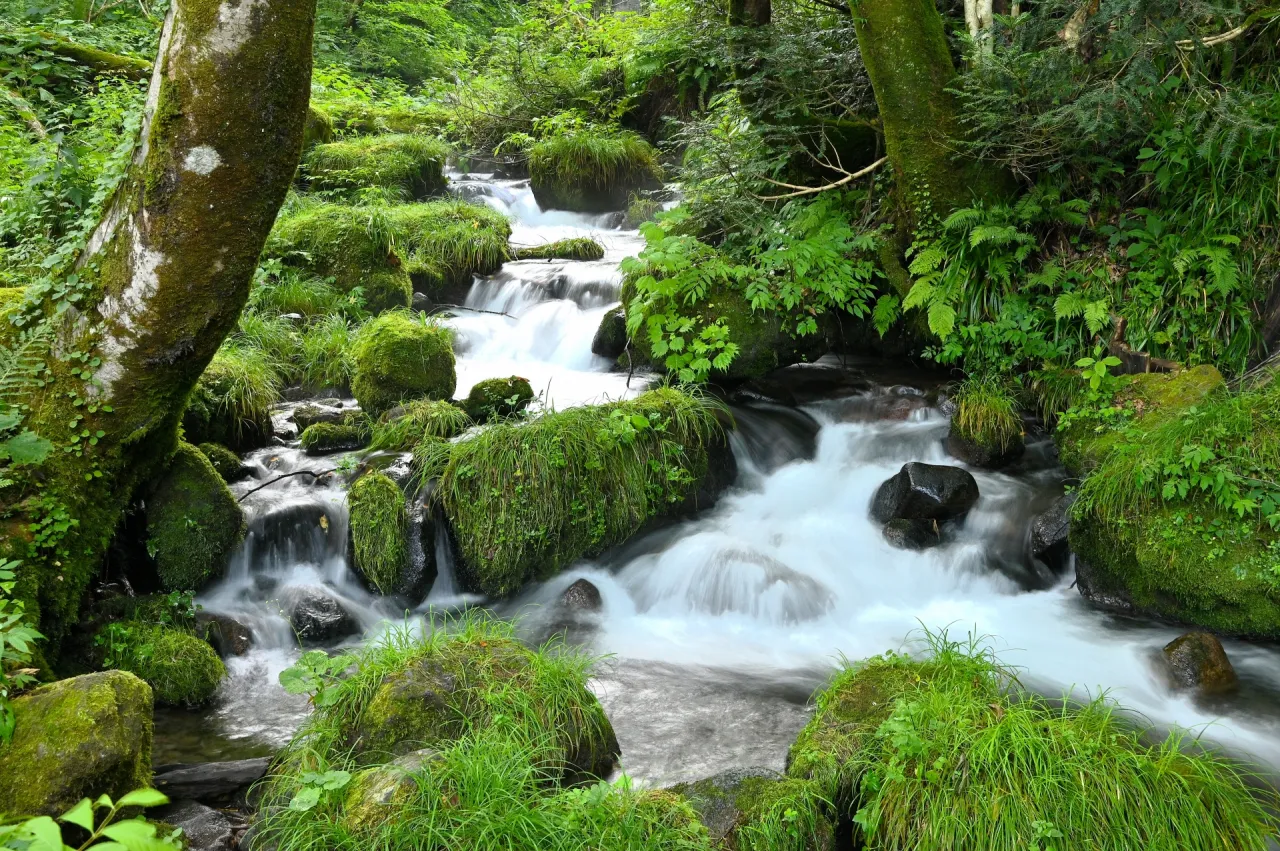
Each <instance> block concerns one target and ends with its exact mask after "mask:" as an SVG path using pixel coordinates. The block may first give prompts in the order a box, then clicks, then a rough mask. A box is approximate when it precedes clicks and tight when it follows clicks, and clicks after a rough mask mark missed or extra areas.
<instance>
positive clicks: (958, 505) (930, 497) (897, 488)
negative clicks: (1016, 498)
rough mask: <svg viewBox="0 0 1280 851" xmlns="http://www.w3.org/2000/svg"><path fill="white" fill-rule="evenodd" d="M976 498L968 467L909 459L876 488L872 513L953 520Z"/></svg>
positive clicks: (881, 516)
mask: <svg viewBox="0 0 1280 851" xmlns="http://www.w3.org/2000/svg"><path fill="white" fill-rule="evenodd" d="M977 501H978V482H977V480H976V479H975V478H974V477H973V474H972V473H970V472H969V471H968V470H962V469H960V468H959V467H947V466H943V465H940V464H922V463H920V462H918V461H912V462H910V463H908V464H904V465H903V466H902V469H901V470H899V471H898V473H897V474H896V475H894V476H893V477H892V478H890V479H888V480H887V481H886V482H885V483H884V484H882V485H881V486H880V489H879V490H877V491H876V494H875V497H874V498H872V500H871V517H872V518H873V519H874V520H876V521H877V522H880V523H888V522H889V521H890V520H897V519H902V520H938V521H944V520H956V519H959V518H961V517H963V516H965V515H966V514H968V513H969V510H970V509H971V508H973V506H974V504H976V503H977Z"/></svg>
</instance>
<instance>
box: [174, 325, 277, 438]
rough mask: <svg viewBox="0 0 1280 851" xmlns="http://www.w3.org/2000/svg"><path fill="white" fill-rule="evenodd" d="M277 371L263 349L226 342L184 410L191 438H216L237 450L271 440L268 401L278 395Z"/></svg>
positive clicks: (188, 433) (201, 377) (211, 362)
mask: <svg viewBox="0 0 1280 851" xmlns="http://www.w3.org/2000/svg"><path fill="white" fill-rule="evenodd" d="M280 389H281V386H280V376H279V374H278V372H277V370H276V365H275V364H273V363H272V362H271V361H270V359H269V357H268V356H267V354H266V352H265V351H264V350H263V349H260V348H257V347H253V346H239V345H235V344H233V343H228V344H224V345H223V347H222V348H221V349H219V350H218V353H217V354H216V355H214V357H213V360H212V361H210V362H209V365H208V366H207V367H205V370H204V373H202V374H201V376H200V380H199V381H198V382H197V383H196V386H195V388H194V389H193V390H192V391H191V395H190V396H188V397H187V407H186V409H185V410H184V411H183V413H182V428H183V432H184V434H185V436H186V439H187V440H189V441H191V442H192V443H220V444H222V445H223V446H226V447H229V448H231V449H233V450H235V451H236V452H247V451H249V450H251V449H260V448H262V447H264V446H266V445H267V443H268V442H269V441H270V439H271V436H272V433H273V430H272V426H271V406H272V405H274V404H275V403H276V401H277V400H278V399H279V398H280Z"/></svg>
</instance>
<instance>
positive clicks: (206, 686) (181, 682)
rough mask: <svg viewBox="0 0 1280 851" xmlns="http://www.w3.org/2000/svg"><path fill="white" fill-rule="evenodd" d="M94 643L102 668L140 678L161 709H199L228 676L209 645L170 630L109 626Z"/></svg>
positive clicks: (138, 625)
mask: <svg viewBox="0 0 1280 851" xmlns="http://www.w3.org/2000/svg"><path fill="white" fill-rule="evenodd" d="M98 645H99V649H100V652H102V653H103V654H104V660H105V667H107V668H112V669H115V670H119V671H128V672H129V673H131V674H134V675H135V676H137V677H138V678H139V679H142V680H145V681H146V682H147V684H148V685H150V686H151V688H152V691H154V693H155V700H156V703H158V704H161V705H163V706H187V707H195V706H203V705H204V704H206V703H208V702H209V701H210V700H211V699H212V698H213V695H214V692H216V691H217V690H218V685H219V683H221V682H222V680H223V678H225V677H226V675H227V669H226V667H225V666H224V665H223V664H222V660H221V659H219V658H218V654H217V653H215V652H214V650H213V648H212V647H210V646H209V643H208V642H206V641H204V640H202V639H200V638H197V637H196V636H194V635H192V634H191V633H190V632H187V631H185V630H182V629H178V628H176V627H172V626H162V625H159V624H144V623H137V622H124V623H112V624H108V625H107V626H106V627H105V628H104V629H103V630H102V632H100V633H99V635H98Z"/></svg>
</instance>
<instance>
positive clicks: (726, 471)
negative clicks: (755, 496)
mask: <svg viewBox="0 0 1280 851" xmlns="http://www.w3.org/2000/svg"><path fill="white" fill-rule="evenodd" d="M737 480H738V459H737V457H736V456H735V455H734V454H733V449H732V448H731V447H730V446H729V438H728V435H727V434H720V433H717V434H715V435H713V436H712V438H711V440H709V441H708V442H707V472H706V473H705V474H704V475H703V476H702V478H701V479H699V480H698V490H697V491H696V492H695V493H694V495H693V499H692V500H691V501H687V502H690V503H691V504H689V505H688V506H687V508H688V509H689V510H690V511H706V510H707V509H709V508H713V507H714V506H715V504H716V503H717V502H719V501H720V497H721V496H722V495H723V494H724V492H725V491H727V490H728V489H729V488H731V487H733V483H734V482H736V481H737Z"/></svg>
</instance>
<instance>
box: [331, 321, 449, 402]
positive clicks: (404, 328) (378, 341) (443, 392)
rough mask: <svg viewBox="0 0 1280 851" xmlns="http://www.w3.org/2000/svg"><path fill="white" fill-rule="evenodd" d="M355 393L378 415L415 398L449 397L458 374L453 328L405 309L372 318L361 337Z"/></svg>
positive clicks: (356, 345)
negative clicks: (452, 336) (450, 328)
mask: <svg viewBox="0 0 1280 851" xmlns="http://www.w3.org/2000/svg"><path fill="white" fill-rule="evenodd" d="M353 356H354V361H355V373H354V376H353V377H352V379H351V391H352V393H353V394H354V395H355V397H356V400H357V401H358V402H359V403H360V407H361V408H362V409H364V411H365V412H366V413H368V414H369V415H371V416H379V415H381V414H383V413H384V412H386V411H388V410H390V409H391V408H393V407H395V405H397V404H398V403H400V402H402V401H406V400H411V399H422V398H427V399H448V398H450V397H451V396H453V391H454V389H455V388H456V387H457V383H458V377H457V372H456V367H455V362H454V358H453V341H452V338H451V336H450V333H449V329H448V328H445V327H444V326H441V325H437V324H435V323H432V322H428V321H426V320H424V319H422V318H421V317H417V316H413V315H411V314H409V313H407V312H404V311H393V312H389V313H384V314H382V315H381V316H378V317H375V318H374V319H371V320H370V321H369V322H368V323H367V324H366V325H365V326H364V327H363V328H362V329H361V330H360V334H359V336H358V337H357V338H356V344H355V351H354V352H353Z"/></svg>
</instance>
